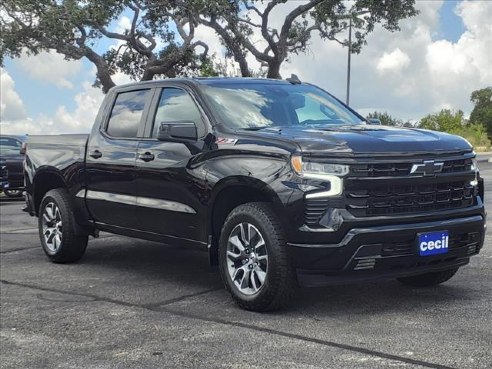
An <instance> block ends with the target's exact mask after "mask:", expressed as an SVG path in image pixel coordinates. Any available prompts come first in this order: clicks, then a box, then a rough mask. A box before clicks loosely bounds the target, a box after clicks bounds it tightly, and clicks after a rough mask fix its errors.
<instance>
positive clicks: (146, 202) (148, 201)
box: [76, 190, 196, 214]
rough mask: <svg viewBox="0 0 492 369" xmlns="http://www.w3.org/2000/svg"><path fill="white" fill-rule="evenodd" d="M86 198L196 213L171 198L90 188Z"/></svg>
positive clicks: (78, 195)
mask: <svg viewBox="0 0 492 369" xmlns="http://www.w3.org/2000/svg"><path fill="white" fill-rule="evenodd" d="M83 191H84V190H81V191H79V192H78V193H77V195H76V196H77V197H83V193H82V196H81V192H83ZM86 198H87V199H89V200H101V201H109V202H117V203H120V204H126V205H135V206H142V207H145V208H152V209H160V210H168V211H175V212H178V213H187V214H196V211H195V209H193V208H192V207H191V206H188V205H186V204H183V203H180V202H176V201H171V200H163V199H154V198H150V197H140V196H131V195H121V194H116V193H111V192H102V191H92V190H88V191H87V194H86Z"/></svg>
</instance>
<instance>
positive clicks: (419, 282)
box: [397, 268, 459, 287]
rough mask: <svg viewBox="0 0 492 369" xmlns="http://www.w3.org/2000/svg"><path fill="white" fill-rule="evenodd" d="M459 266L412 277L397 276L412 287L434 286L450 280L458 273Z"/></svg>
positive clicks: (400, 280)
mask: <svg viewBox="0 0 492 369" xmlns="http://www.w3.org/2000/svg"><path fill="white" fill-rule="evenodd" d="M458 269H459V268H453V269H448V270H443V271H441V272H431V273H425V274H420V275H414V276H411V277H402V278H397V280H398V281H399V282H401V283H403V284H405V285H408V286H412V287H432V286H436V285H438V284H441V283H444V282H446V281H449V280H450V279H451V278H453V276H454V275H455V274H456V272H457V271H458Z"/></svg>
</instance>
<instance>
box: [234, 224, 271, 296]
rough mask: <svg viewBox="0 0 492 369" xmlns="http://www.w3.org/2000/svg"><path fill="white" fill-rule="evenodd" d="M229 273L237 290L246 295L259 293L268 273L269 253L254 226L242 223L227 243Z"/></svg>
mask: <svg viewBox="0 0 492 369" xmlns="http://www.w3.org/2000/svg"><path fill="white" fill-rule="evenodd" d="M226 263H227V271H228V272H229V276H230V277H231V280H232V282H233V283H234V285H235V286H236V287H237V289H238V290H239V291H240V292H241V293H243V294H245V295H254V294H256V293H258V292H259V291H260V290H261V288H262V287H263V286H264V284H265V280H266V276H267V272H268V253H267V248H266V244H265V240H264V238H263V236H262V234H261V232H260V231H259V230H258V228H256V227H255V226H254V225H253V224H250V223H240V224H238V225H237V226H236V227H234V229H233V230H232V232H231V233H230V235H229V238H228V241H227V256H226Z"/></svg>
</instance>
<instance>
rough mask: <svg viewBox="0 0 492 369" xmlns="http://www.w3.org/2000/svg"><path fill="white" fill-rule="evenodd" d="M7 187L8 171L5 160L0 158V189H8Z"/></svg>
mask: <svg viewBox="0 0 492 369" xmlns="http://www.w3.org/2000/svg"><path fill="white" fill-rule="evenodd" d="M8 188H9V172H8V170H7V165H6V163H5V160H3V159H0V191H5V190H8Z"/></svg>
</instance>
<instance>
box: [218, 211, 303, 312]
mask: <svg viewBox="0 0 492 369" xmlns="http://www.w3.org/2000/svg"><path fill="white" fill-rule="evenodd" d="M219 265H220V272H221V275H222V279H223V280H224V284H225V286H226V289H227V290H228V291H229V292H230V293H231V295H232V298H233V299H234V301H235V302H236V303H237V304H238V305H239V306H240V307H242V308H244V309H247V310H254V311H268V310H275V309H279V308H281V307H283V306H285V305H286V304H287V303H288V302H289V300H290V299H291V297H292V296H293V294H294V289H295V277H294V270H293V268H292V267H291V264H290V261H289V258H288V255H287V250H286V241H285V237H284V232H283V229H282V227H281V225H280V223H279V222H278V219H277V217H276V215H275V214H274V212H273V210H272V209H271V207H270V206H269V205H268V204H266V203H249V204H244V205H240V206H238V207H237V208H235V209H234V210H233V211H232V212H231V213H230V214H229V216H228V217H227V219H226V221H225V222H224V226H223V228H222V233H221V236H220V241H219Z"/></svg>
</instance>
